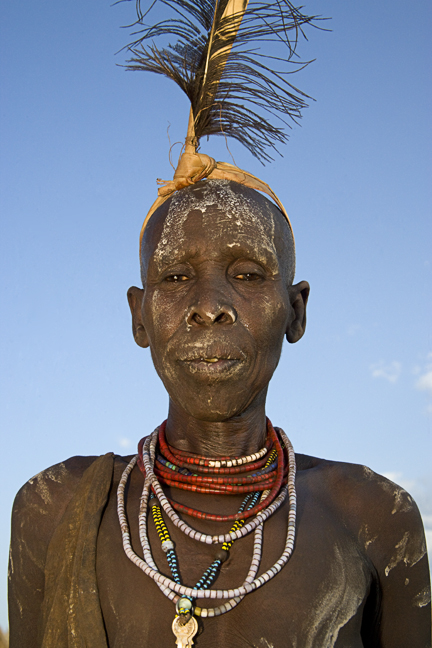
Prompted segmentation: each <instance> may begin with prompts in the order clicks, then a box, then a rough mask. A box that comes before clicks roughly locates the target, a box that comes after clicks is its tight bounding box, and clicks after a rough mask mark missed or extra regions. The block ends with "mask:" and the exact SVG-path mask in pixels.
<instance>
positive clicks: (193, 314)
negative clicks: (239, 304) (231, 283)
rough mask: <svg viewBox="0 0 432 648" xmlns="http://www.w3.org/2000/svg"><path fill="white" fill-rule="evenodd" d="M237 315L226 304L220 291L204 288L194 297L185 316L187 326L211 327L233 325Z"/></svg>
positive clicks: (232, 308) (208, 287)
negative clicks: (214, 325)
mask: <svg viewBox="0 0 432 648" xmlns="http://www.w3.org/2000/svg"><path fill="white" fill-rule="evenodd" d="M236 320H237V313H236V310H235V308H234V307H233V306H231V305H230V304H228V303H227V300H226V298H224V295H223V294H221V292H220V291H218V290H214V289H212V288H211V287H210V286H206V289H205V290H202V291H200V294H199V296H197V295H196V296H195V300H194V303H193V304H192V306H191V307H190V308H189V310H188V311H187V314H186V324H187V325H188V326H211V325H213V324H219V325H227V324H234V323H235V321H236Z"/></svg>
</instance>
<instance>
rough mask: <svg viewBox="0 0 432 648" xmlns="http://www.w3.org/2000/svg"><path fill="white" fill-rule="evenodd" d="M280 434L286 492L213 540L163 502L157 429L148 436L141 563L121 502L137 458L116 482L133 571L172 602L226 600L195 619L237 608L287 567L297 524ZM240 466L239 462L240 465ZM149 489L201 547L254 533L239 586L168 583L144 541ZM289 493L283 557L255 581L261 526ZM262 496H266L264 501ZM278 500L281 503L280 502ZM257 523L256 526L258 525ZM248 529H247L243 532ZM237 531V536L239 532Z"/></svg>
mask: <svg viewBox="0 0 432 648" xmlns="http://www.w3.org/2000/svg"><path fill="white" fill-rule="evenodd" d="M278 431H279V434H280V435H281V437H282V440H283V442H284V444H285V446H286V448H287V450H288V467H289V470H288V484H287V487H284V488H283V489H282V491H281V493H280V495H279V496H278V497H277V499H276V500H275V501H274V502H273V503H272V504H271V505H270V506H268V507H267V508H266V509H264V510H263V511H261V512H260V513H259V514H258V515H257V516H256V518H255V520H253V522H251V523H249V524H247V525H244V526H243V528H242V529H240V530H238V531H236V532H235V533H228V534H225V535H216V536H210V535H206V534H204V533H199V532H198V531H196V530H195V529H193V528H192V527H189V525H187V524H186V523H185V522H183V521H182V520H181V519H180V518H179V517H178V515H177V514H176V513H175V511H174V510H173V509H172V507H171V505H170V504H169V502H168V500H167V498H166V497H165V495H164V493H163V491H162V488H161V486H160V484H159V482H158V480H157V477H156V476H155V474H154V472H153V466H154V461H155V450H156V443H157V438H158V429H156V430H155V431H154V432H153V434H152V435H150V436H149V437H147V439H146V441H145V443H144V447H143V463H144V466H145V469H146V478H145V480H144V486H143V491H142V496H141V498H140V512H139V534H140V541H141V545H142V549H143V556H144V559H142V558H140V557H139V556H138V555H137V554H136V553H135V552H134V550H133V549H132V545H131V539H130V530H129V525H128V522H127V518H126V511H125V500H124V490H125V487H126V483H127V481H128V478H129V475H130V473H131V472H132V469H133V468H134V466H135V464H136V462H137V459H138V455H136V456H135V457H133V459H132V460H131V461H130V463H129V464H128V466H127V467H126V468H125V470H124V472H123V475H122V477H121V479H120V483H119V485H118V489H117V512H118V517H119V522H120V528H121V532H122V539H123V548H124V551H125V553H126V555H127V557H128V558H129V560H131V561H132V562H133V563H134V564H135V565H137V567H139V568H140V569H141V570H142V571H143V572H144V573H145V574H147V576H150V578H152V579H153V580H154V581H155V583H156V584H157V585H158V587H159V588H160V590H161V591H162V592H163V594H164V595H165V596H167V597H168V598H169V599H170V600H172V601H174V602H176V600H178V598H179V596H183V597H184V596H187V597H191V598H194V599H207V598H209V599H217V600H221V599H222V600H224V601H225V600H226V599H228V600H226V602H224V603H223V605H220V606H219V607H217V608H195V614H197V615H200V616H202V617H210V616H218V615H220V614H224V613H225V612H228V611H229V610H231V609H233V607H235V606H236V605H238V603H239V602H240V601H241V600H242V599H243V598H244V596H246V594H249V593H250V592H253V591H254V590H256V589H258V588H259V587H262V585H264V584H265V583H267V582H268V581H269V580H271V579H272V578H274V576H276V574H278V573H279V572H280V571H281V569H282V568H283V567H284V565H285V564H286V563H287V562H288V560H289V558H290V557H291V554H292V552H293V549H294V540H295V522H296V490H295V472H296V464H295V454H294V450H293V447H292V445H291V442H290V441H289V439H288V437H287V436H286V435H285V433H284V432H283V431H282V430H281V429H279V430H278ZM242 463H243V462H242ZM151 486H153V489H154V491H155V493H156V495H157V498H158V499H159V502H160V504H161V506H162V507H163V509H164V511H165V512H166V514H167V515H168V517H169V518H170V519H171V521H172V522H173V524H175V526H177V527H178V528H179V529H180V530H181V531H183V532H184V533H185V534H186V535H188V536H189V537H191V538H193V539H195V540H197V541H198V542H203V543H206V544H216V543H223V542H229V541H230V540H233V539H237V538H240V537H243V536H244V535H246V534H248V533H250V532H251V531H253V530H254V531H255V534H254V548H253V554H252V560H251V565H250V568H249V572H248V574H247V576H246V579H245V581H244V582H243V584H242V585H241V586H240V587H238V588H235V589H228V590H219V589H207V590H206V589H204V590H203V589H194V588H191V587H187V586H185V585H180V584H178V583H176V582H175V581H173V580H171V579H170V578H168V577H166V576H163V575H162V574H161V573H160V572H159V570H158V568H157V565H156V564H155V562H154V560H153V556H152V553H151V548H150V543H149V540H148V536H147V506H148V499H149V494H150V488H151ZM287 492H288V498H289V512H288V525H287V536H286V542H285V548H284V551H283V552H282V555H281V557H280V558H279V560H277V561H276V562H275V564H274V565H273V567H271V568H270V569H268V570H267V571H266V572H264V574H262V575H261V576H259V577H258V578H256V575H257V573H258V569H259V565H260V562H261V553H262V536H263V523H264V521H265V520H266V519H267V518H268V517H269V516H270V515H272V513H274V511H275V510H276V509H277V508H278V507H279V506H280V504H281V503H282V502H283V501H284V499H285V497H286V494H287ZM263 496H264V497H265V496H266V493H265V492H264V493H263V495H262V497H263ZM278 500H280V501H278ZM257 520H258V521H257ZM245 529H246V530H245ZM239 532H240V533H239Z"/></svg>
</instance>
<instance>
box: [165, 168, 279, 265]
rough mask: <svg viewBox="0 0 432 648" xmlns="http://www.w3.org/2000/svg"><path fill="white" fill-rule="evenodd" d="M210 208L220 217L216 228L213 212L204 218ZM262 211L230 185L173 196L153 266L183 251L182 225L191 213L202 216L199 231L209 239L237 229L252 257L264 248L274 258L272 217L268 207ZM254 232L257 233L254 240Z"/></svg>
mask: <svg viewBox="0 0 432 648" xmlns="http://www.w3.org/2000/svg"><path fill="white" fill-rule="evenodd" d="M210 207H212V208H217V209H218V210H219V211H220V212H221V213H222V214H223V218H218V219H217V224H216V223H215V218H214V212H213V210H212V214H210V215H209V214H207V210H208V208H210ZM266 207H267V206H265V208H264V209H261V208H260V207H259V206H258V205H257V203H256V202H255V201H253V200H250V199H249V198H248V197H247V196H244V195H242V194H238V193H236V192H234V191H233V190H232V189H231V187H230V183H229V182H228V181H223V180H222V181H221V180H219V181H208V182H206V183H205V184H204V185H203V186H202V190H201V195H197V194H196V193H192V192H188V191H184V192H177V193H176V194H174V196H173V198H172V200H171V203H170V206H169V209H168V214H167V216H166V218H165V221H164V225H163V230H162V234H161V237H160V240H159V243H158V245H157V248H156V250H155V252H154V260H155V262H156V263H157V264H163V263H164V261H165V262H166V260H167V259H170V258H173V257H174V256H175V255H177V254H178V253H179V252H181V251H182V249H184V248H185V245H186V243H187V237H186V232H185V224H186V221H187V218H188V216H189V214H190V212H191V211H200V212H201V213H202V217H203V227H204V228H205V230H206V232H207V233H208V235H209V237H210V238H216V237H217V236H218V235H220V233H221V232H222V231H223V230H228V231H230V232H231V231H233V229H234V228H235V226H237V228H240V230H242V231H243V232H242V233H240V236H241V237H243V238H244V239H245V242H247V244H248V245H250V246H251V247H252V249H253V250H254V251H255V252H256V253H259V250H260V249H261V250H262V249H263V248H264V249H266V250H267V251H268V252H269V253H270V255H271V256H273V257H277V251H276V246H275V241H274V234H275V223H274V218H273V213H272V211H271V209H270V207H268V208H266ZM252 227H253V229H255V232H254V236H249V235H248V230H251V228H252ZM256 229H258V230H259V236H258V237H257V235H256ZM258 241H259V244H258ZM236 245H239V243H232V244H231V247H234V246H236Z"/></svg>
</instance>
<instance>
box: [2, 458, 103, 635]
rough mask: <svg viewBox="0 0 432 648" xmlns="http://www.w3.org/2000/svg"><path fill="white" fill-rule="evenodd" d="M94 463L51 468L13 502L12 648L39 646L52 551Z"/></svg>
mask: <svg viewBox="0 0 432 648" xmlns="http://www.w3.org/2000/svg"><path fill="white" fill-rule="evenodd" d="M92 461H94V458H93V457H74V458H72V459H69V460H68V461H66V462H64V463H61V464H57V465H56V466H53V467H52V468H48V469H47V470H45V471H43V472H42V473H39V475H37V476H36V477H34V478H32V479H30V480H29V481H28V482H27V483H26V484H24V486H23V487H22V488H21V489H20V491H19V492H18V494H17V496H16V498H15V501H14V505H13V509H12V533H11V547H10V560H9V626H10V647H11V648H18V647H20V648H21V647H23V646H26V648H27V647H28V648H35V647H36V646H37V645H38V630H39V624H40V611H41V606H42V602H43V597H44V580H45V576H44V570H45V559H46V554H47V549H48V545H49V542H50V540H51V537H52V534H53V532H54V529H55V528H56V526H57V524H58V523H59V521H60V519H61V517H62V515H63V513H64V511H65V509H66V507H67V505H68V503H69V500H70V498H71V496H72V494H73V492H74V489H75V487H76V484H77V482H78V480H79V478H80V476H81V475H82V473H83V471H84V470H85V468H86V467H87V466H88V465H89V464H90V463H91V462H92Z"/></svg>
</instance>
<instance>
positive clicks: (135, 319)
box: [127, 286, 149, 349]
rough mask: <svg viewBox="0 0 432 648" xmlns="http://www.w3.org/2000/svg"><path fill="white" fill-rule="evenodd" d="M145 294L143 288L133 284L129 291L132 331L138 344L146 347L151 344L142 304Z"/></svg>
mask: <svg viewBox="0 0 432 648" xmlns="http://www.w3.org/2000/svg"><path fill="white" fill-rule="evenodd" d="M143 296H144V290H143V289H142V288H136V286H132V288H129V290H128V291H127V298H128V302H129V308H130V310H131V313H132V333H133V336H134V340H135V342H136V343H137V344H138V346H140V347H142V348H143V349H145V348H146V347H148V345H149V341H148V337H147V333H146V330H145V328H144V324H143V321H142V314H141V305H142V300H143Z"/></svg>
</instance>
